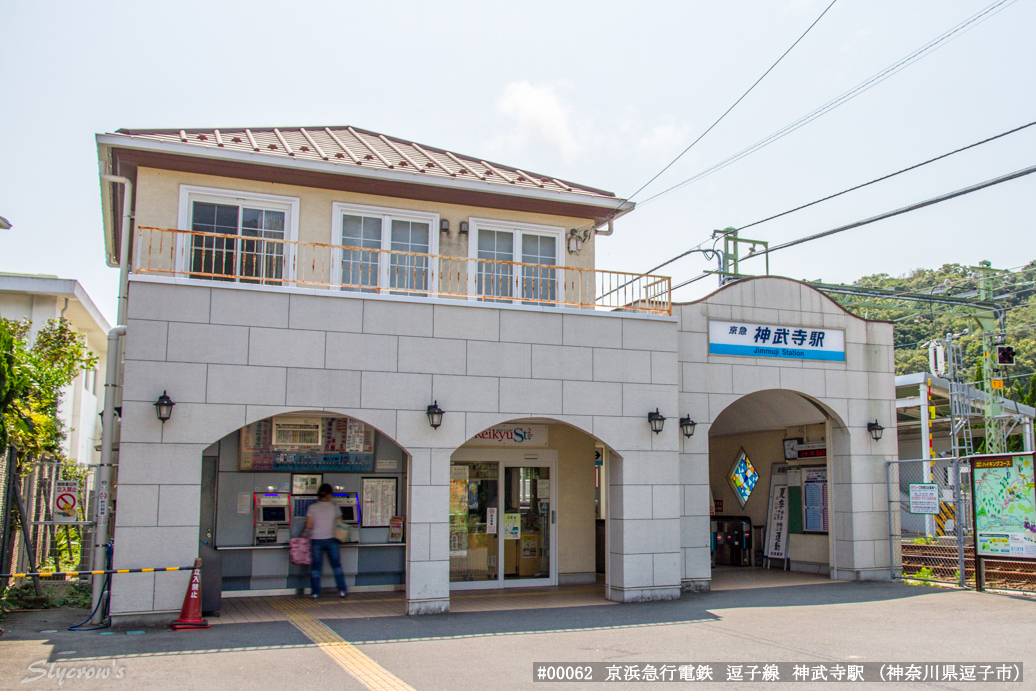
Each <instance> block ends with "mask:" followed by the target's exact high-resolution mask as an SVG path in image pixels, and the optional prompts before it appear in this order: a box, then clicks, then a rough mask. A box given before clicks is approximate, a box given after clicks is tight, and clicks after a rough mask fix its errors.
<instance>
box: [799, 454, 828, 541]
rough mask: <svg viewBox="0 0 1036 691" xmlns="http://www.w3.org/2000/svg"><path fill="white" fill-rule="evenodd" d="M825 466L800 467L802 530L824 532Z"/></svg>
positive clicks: (825, 502)
mask: <svg viewBox="0 0 1036 691" xmlns="http://www.w3.org/2000/svg"><path fill="white" fill-rule="evenodd" d="M827 526H828V519H827V468H826V467H817V468H803V469H802V531H803V532H806V533H826V532H827Z"/></svg>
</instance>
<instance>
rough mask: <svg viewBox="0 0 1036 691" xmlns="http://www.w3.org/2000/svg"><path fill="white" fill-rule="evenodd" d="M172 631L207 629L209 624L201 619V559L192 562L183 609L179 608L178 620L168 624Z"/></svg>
mask: <svg viewBox="0 0 1036 691" xmlns="http://www.w3.org/2000/svg"><path fill="white" fill-rule="evenodd" d="M169 628H171V629H172V630H173V631H185V630H187V629H207V628H209V622H207V621H206V620H205V619H202V617H201V558H200V557H199V558H198V559H195V560H194V570H193V571H191V582H190V584H188V586H187V594H186V595H184V596H183V607H182V608H180V618H179V619H177V620H176V621H174V622H171V623H170V624H169Z"/></svg>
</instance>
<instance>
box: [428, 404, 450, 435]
mask: <svg viewBox="0 0 1036 691" xmlns="http://www.w3.org/2000/svg"><path fill="white" fill-rule="evenodd" d="M445 412H446V411H444V410H443V409H442V408H440V407H439V401H436V402H435V403H433V404H431V405H430V406H428V424H429V425H431V426H432V429H439V425H441V424H442V416H443V413H445Z"/></svg>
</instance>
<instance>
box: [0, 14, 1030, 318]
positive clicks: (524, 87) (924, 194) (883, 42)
mask: <svg viewBox="0 0 1036 691" xmlns="http://www.w3.org/2000/svg"><path fill="white" fill-rule="evenodd" d="M993 2H994V0H977V1H975V0H968V1H965V0H910V1H909V2H903V1H902V0H867V1H863V0H836V2H835V4H834V6H833V7H832V8H831V9H830V10H829V11H828V12H827V14H826V15H825V16H824V17H823V18H822V19H821V20H820V21H819V23H817V25H816V26H815V27H814V28H813V29H812V30H811V31H810V32H809V33H808V34H807V35H806V37H805V38H804V39H803V40H802V41H801V42H800V43H799V44H798V45H797V46H796V47H795V48H794V49H793V50H792V51H791V53H789V54H788V56H787V57H786V58H784V59H783V61H782V62H781V63H780V64H779V65H778V66H777V67H776V68H775V69H774V70H773V71H772V72H770V73H769V75H767V76H766V78H765V79H764V80H763V81H762V82H761V83H760V84H759V85H758V86H757V87H756V88H755V89H754V90H753V91H752V92H751V93H750V94H749V95H748V96H747V97H746V98H745V99H744V100H743V101H741V103H740V104H738V105H737V107H736V108H735V109H734V110H733V111H732V112H731V113H730V114H729V115H728V116H726V117H725V118H724V119H723V120H722V122H720V124H719V125H717V126H716V127H715V128H714V129H713V130H712V131H711V132H709V133H708V134H707V135H706V136H705V137H704V138H702V139H701V141H700V142H699V143H698V144H697V145H695V146H694V147H693V148H691V150H690V151H689V152H688V153H687V154H686V155H684V156H683V157H682V158H681V159H680V160H679V161H678V162H677V163H676V164H675V165H673V166H672V167H671V168H670V169H669V170H668V171H666V173H664V174H663V175H662V176H661V177H659V179H658V180H656V181H655V182H654V183H653V184H652V185H650V186H649V187H648V188H647V189H645V190H644V191H643V192H642V193H640V194H638V195H637V196H636V197H634V201H635V202H636V201H643V200H646V199H648V198H649V197H651V196H652V195H653V194H655V193H657V192H660V191H662V190H664V189H666V188H668V187H670V186H672V185H674V184H676V183H678V182H680V181H682V180H685V179H687V178H689V177H691V176H693V175H695V174H697V173H699V172H701V171H703V170H705V169H707V168H709V167H710V166H712V165H714V164H715V163H717V162H719V161H722V160H724V159H725V158H727V157H728V156H730V155H732V154H735V153H738V152H739V151H741V150H742V149H744V148H746V147H748V146H750V145H752V144H754V143H755V142H757V141H759V140H760V139H762V138H764V137H766V136H768V135H770V134H771V133H773V132H775V131H777V130H779V129H781V128H782V127H784V126H785V125H787V124H789V123H791V122H793V121H795V120H796V119H798V118H799V117H801V116H803V115H805V114H806V113H809V112H810V111H812V110H813V109H815V108H817V107H818V106H821V105H823V104H824V103H826V102H828V101H830V100H831V99H832V98H835V97H837V96H839V95H840V94H842V93H843V92H845V91H847V90H849V89H851V88H852V87H854V86H856V85H857V84H859V83H860V82H862V81H864V80H865V79H867V78H869V77H871V76H872V75H874V74H876V73H878V72H879V71H881V70H883V69H884V68H886V67H888V66H889V65H892V64H893V63H895V62H897V61H898V60H899V59H901V58H903V57H904V56H906V55H908V54H909V53H911V52H912V51H914V50H915V49H917V48H919V47H921V46H922V45H924V44H926V43H927V42H929V41H930V40H932V39H934V38H936V37H937V36H939V35H940V34H942V33H943V32H945V31H947V30H949V29H951V28H952V27H954V26H956V25H957V24H959V23H960V22H962V21H964V20H965V19H967V18H969V17H970V16H972V15H974V14H976V13H977V12H979V11H980V10H982V9H983V8H986V7H988V6H989V5H990V4H992V3H993ZM829 3H830V0H733V1H730V2H722V3H716V2H699V1H697V0H694V1H691V0H683V1H681V2H653V1H646V0H642V1H640V2H625V3H623V2H606V1H604V0H597V1H595V2H575V1H571V2H558V1H556V0H555V1H553V2H535V1H529V2H522V3H476V2H436V3H427V2H377V3H376V2H348V1H338V2H307V1H305V0H298V1H296V2H292V3H274V2H262V1H259V0H256V1H253V2H219V1H218V0H206V2H191V1H182V2H178V3H176V5H175V7H172V6H165V7H162V6H160V5H158V4H148V3H139V2H101V3H72V2H67V3H62V2H50V3H24V2H23V3H18V2H8V3H2V5H0V26H2V27H3V29H4V31H3V33H4V36H5V38H4V43H3V46H2V47H0V87H2V90H3V92H2V93H3V98H2V101H0V102H2V107H0V157H2V158H0V160H2V165H0V216H4V217H5V218H7V219H8V220H9V221H10V222H11V223H12V224H13V227H12V228H11V229H10V230H6V231H3V230H0V271H6V272H20V273H46V274H56V275H59V276H61V277H64V278H75V279H78V280H79V281H80V282H81V283H82V284H83V286H84V287H85V288H86V290H87V292H88V293H89V294H90V295H91V296H92V298H93V299H94V301H95V302H96V303H97V305H98V307H99V308H100V309H101V310H102V312H104V314H105V315H106V317H107V318H108V319H109V321H113V320H114V315H115V296H116V290H117V278H118V276H117V273H118V272H117V269H112V268H109V267H107V266H106V264H105V262H104V249H103V248H104V245H103V238H102V228H101V204H100V187H99V182H98V175H97V151H96V145H95V142H94V135H95V134H96V133H99V132H111V131H114V130H116V129H118V128H120V127H126V128H181V127H212V128H216V127H224V128H226V127H233V126H243V127H260V126H285V127H288V126H299V125H353V126H359V127H364V128H367V129H371V130H375V131H378V132H384V133H387V134H391V135H395V136H399V137H402V138H407V139H411V140H414V141H418V142H422V143H426V144H430V145H434V146H440V147H443V148H446V149H449V150H452V151H458V152H462V153H465V154H471V155H477V156H480V157H485V158H487V159H490V160H496V161H498V162H501V163H506V164H509V165H513V166H516V167H519V168H522V169H525V170H530V171H534V172H538V173H544V174H549V175H551V176H553V177H558V178H562V179H567V180H572V181H576V182H579V183H583V184H587V185H592V186H595V187H599V188H603V189H607V190H610V191H613V192H615V193H616V194H617V195H619V196H622V197H626V196H629V195H631V194H633V192H634V191H636V190H637V189H638V188H640V187H641V186H642V185H643V184H644V183H645V182H647V181H648V180H649V179H650V178H651V177H652V176H653V175H655V174H656V173H657V172H658V171H660V170H661V169H662V168H663V167H664V166H666V165H667V164H668V163H669V162H670V161H672V160H673V159H674V158H675V157H676V156H677V155H678V154H679V153H680V152H681V151H682V150H684V149H685V148H686V147H687V146H688V145H689V144H690V143H691V142H692V141H694V140H695V139H696V138H697V137H698V136H699V135H701V134H702V132H704V131H705V130H706V129H707V128H708V127H709V126H710V125H711V124H712V123H713V122H714V121H715V120H716V119H717V118H719V117H720V115H721V114H722V113H723V112H724V111H725V110H727V108H729V107H730V106H731V104H733V103H734V102H735V101H736V100H737V99H738V98H739V97H740V96H741V95H742V94H743V93H744V92H745V91H746V90H747V89H748V88H749V87H750V86H751V85H752V83H753V82H755V80H756V79H758V78H759V76H760V75H762V74H763V73H764V72H765V71H766V69H767V68H769V67H770V66H771V65H772V64H773V63H774V61H775V60H777V58H778V57H780V55H781V54H782V53H783V52H784V51H785V50H787V49H788V47H789V46H791V45H792V43H793V42H794V41H795V40H796V39H797V38H798V37H799V36H800V35H801V34H802V33H803V32H804V31H805V30H806V28H807V27H808V26H809V25H810V24H811V23H812V22H813V21H814V20H815V19H816V18H817V16H819V15H820V13H821V12H822V11H823V10H824V8H825V7H827V6H828V4H829ZM1033 26H1036V2H1031V1H1030V0H1020V1H1018V0H1007V1H1006V2H1005V3H1004V5H1003V6H1002V7H1001V8H1000V9H999V11H998V12H997V13H995V14H993V15H992V16H990V17H989V18H988V19H986V20H985V21H983V22H981V23H979V24H978V25H977V26H975V27H974V28H972V29H971V30H969V31H966V32H964V33H962V34H960V35H958V36H957V37H956V38H955V39H954V40H952V41H949V42H947V43H945V44H943V45H942V46H941V47H940V48H939V49H938V50H935V51H933V52H931V53H930V54H929V55H927V56H926V57H925V58H923V59H922V60H920V61H918V62H916V63H915V64H913V65H911V66H909V67H907V68H906V69H904V70H902V71H901V72H899V73H897V74H895V75H894V76H892V77H890V78H888V79H887V80H885V81H883V82H881V83H880V84H878V85H877V86H875V87H874V88H871V89H870V90H868V91H866V92H864V93H862V94H861V95H859V96H857V97H856V98H854V99H853V100H851V101H849V102H847V103H846V104H844V105H842V106H841V107H839V108H837V109H835V110H833V111H831V112H830V113H829V114H827V115H825V116H824V117H822V118H820V119H818V120H816V121H815V122H813V123H810V124H808V125H806V126H805V127H802V128H801V129H799V130H797V131H795V132H793V133H792V134H790V135H788V136H786V137H784V138H783V139H780V140H779V141H777V142H775V143H773V144H771V145H770V146H767V147H766V148H764V149H762V150H760V151H759V152H757V153H755V154H753V155H751V156H748V157H746V158H744V159H742V160H740V161H737V162H736V163H734V164H732V165H730V166H728V167H726V168H724V169H723V170H721V171H719V172H717V173H715V174H713V175H710V176H708V177H705V178H703V179H701V180H699V181H697V182H695V183H693V184H690V185H687V186H686V187H683V188H681V189H680V190H678V191H675V192H672V193H670V194H667V195H665V196H662V197H660V198H658V199H656V200H653V201H651V202H648V203H644V204H641V205H640V206H639V207H638V208H637V210H635V211H634V212H633V213H631V214H629V215H627V216H625V217H623V218H621V219H619V220H618V221H617V222H616V223H615V233H614V235H612V236H611V237H599V238H598V250H597V266H598V267H599V268H606V269H616V270H623V271H646V270H648V269H650V268H652V267H654V266H656V265H657V264H659V263H661V262H662V261H664V260H666V259H668V258H670V257H672V256H674V255H676V254H678V253H680V252H682V251H684V250H686V249H689V248H691V247H694V246H696V245H698V244H699V243H701V242H702V241H705V240H708V239H709V238H710V236H711V233H712V231H713V230H714V229H717V228H725V227H728V226H741V225H746V224H748V223H752V222H754V221H757V220H760V219H762V218H765V217H768V216H770V215H773V214H775V213H779V212H781V211H785V210H787V209H790V208H793V207H795V206H798V205H800V204H803V203H806V202H809V201H813V200H814V199H818V198H821V197H823V196H826V195H828V194H832V193H835V192H838V191H841V190H843V189H846V188H848V187H851V186H853V185H856V184H859V183H861V182H866V181H868V180H871V179H873V178H876V177H879V176H881V175H885V174H887V173H890V172H894V171H896V170H899V169H900V168H904V167H906V166H909V165H912V164H914V163H918V162H920V161H923V160H926V159H928V158H931V157H933V156H937V155H940V154H943V153H946V152H948V151H951V150H953V149H956V148H959V147H961V146H965V145H967V144H971V143H973V142H976V141H979V140H981V139H984V138H987V137H990V136H993V135H996V134H999V133H1001V132H1004V131H1006V130H1009V129H1012V128H1014V127H1018V126H1020V125H1023V124H1026V123H1028V122H1031V121H1033V120H1036V89H1033V74H1036V50H1033V47H1032V40H1031V29H1032V27H1033ZM1034 159H1036V127H1032V128H1029V129H1027V130H1024V131H1022V132H1020V133H1017V134H1013V135H1011V136H1009V137H1005V138H1004V139H1001V140H998V141H996V142H993V143H990V144H986V145H984V146H981V147H979V148H977V149H975V150H972V151H968V152H965V153H962V154H957V155H955V156H953V157H951V158H949V159H947V160H944V161H940V162H938V163H935V164H932V165H929V166H925V167H924V168H922V169H920V170H917V171H913V172H911V173H907V174H904V175H901V176H898V177H896V178H894V179H892V180H889V181H886V182H882V183H879V184H877V185H873V186H871V187H869V188H867V189H866V190H861V191H859V192H854V193H851V194H848V195H845V196H843V197H840V198H839V199H837V200H833V201H830V202H825V203H824V204H820V205H817V206H816V207H812V208H810V209H808V210H806V211H802V212H798V213H795V214H791V215H789V216H787V217H784V218H781V219H778V220H775V221H771V222H768V223H764V224H762V225H758V226H755V227H753V228H752V229H751V230H750V231H745V233H744V234H745V235H747V236H749V237H752V238H755V239H760V240H766V241H769V242H771V243H779V242H783V241H787V240H791V239H794V238H798V237H801V236H805V235H809V234H812V233H815V232H820V231H823V230H827V229H829V228H833V227H836V226H840V225H843V224H846V223H850V222H853V221H856V220H859V219H862V218H866V217H869V216H872V215H875V214H878V213H881V212H884V211H888V210H891V209H895V208H898V207H901V206H905V205H907V204H910V203H913V202H916V201H921V200H924V199H927V198H930V197H934V196H936V195H939V194H942V193H945V192H949V191H952V190H956V189H958V188H961V187H965V186H968V185H971V184H973V183H976V182H980V181H983V180H987V179H990V178H993V177H996V176H998V175H1002V174H1005V173H1009V172H1013V171H1015V170H1019V169H1021V168H1025V167H1027V166H1030V165H1033V164H1034V163H1036V160H1034ZM1034 216H1036V175H1032V176H1029V177H1025V178H1021V179H1018V180H1014V181H1011V182H1008V183H1005V184H1002V185H998V186H996V187H993V188H990V189H987V190H983V191H980V192H976V193H974V194H971V195H968V196H966V197H963V198H959V199H956V200H953V201H949V202H946V203H943V204H939V205H937V206H933V207H930V208H927V209H924V210H921V211H917V212H914V213H910V214H906V215H903V216H900V217H897V218H895V219H891V220H886V221H881V222H879V223H875V224H872V225H869V226H865V227H863V228H859V229H856V230H851V231H848V232H845V233H842V234H840V235H837V236H833V237H830V238H826V239H823V240H819V241H816V242H811V243H808V244H805V245H801V246H798V247H795V248H791V249H788V250H784V251H782V252H778V253H774V254H773V255H772V256H771V267H770V268H771V272H772V273H775V274H779V275H784V276H789V277H792V278H804V279H810V280H817V279H821V280H823V281H825V282H851V281H853V280H855V279H856V278H859V277H860V276H865V275H870V274H875V273H886V274H890V275H903V274H905V273H907V272H909V271H911V270H913V269H916V268H919V267H928V268H934V267H938V266H941V265H942V264H944V263H949V262H958V263H963V264H974V263H977V262H978V261H980V260H983V259H988V260H990V261H991V262H992V263H993V265H994V266H995V267H1000V268H1012V267H1018V266H1021V265H1023V264H1025V263H1026V262H1028V261H1029V260H1030V259H1033V258H1036V233H1034V232H1033V227H1032V226H1033V222H1032V219H1033V217H1034ZM713 266H714V263H713V262H712V261H707V260H706V259H705V258H703V257H702V256H701V255H694V256H691V257H688V258H685V259H681V260H680V261H679V262H676V263H674V264H671V265H669V266H668V267H666V268H665V269H664V270H660V271H659V272H658V273H660V274H663V275H670V276H673V278H674V282H679V281H681V280H686V279H689V278H692V277H694V276H697V275H699V274H700V273H701V271H702V270H703V269H706V268H709V269H711V268H712V267H713ZM742 270H743V271H744V272H752V273H761V272H763V271H764V270H765V267H764V265H763V264H762V262H760V261H758V260H755V261H754V262H748V263H746V264H744V265H743V267H742ZM715 288H716V279H715V278H714V277H709V278H706V279H705V280H701V281H698V282H697V283H694V284H692V285H690V286H687V287H686V288H683V289H681V290H679V291H677V292H676V294H675V298H676V299H677V300H691V299H695V298H697V297H700V296H702V295H704V294H707V293H708V292H711V291H712V290H714V289H715Z"/></svg>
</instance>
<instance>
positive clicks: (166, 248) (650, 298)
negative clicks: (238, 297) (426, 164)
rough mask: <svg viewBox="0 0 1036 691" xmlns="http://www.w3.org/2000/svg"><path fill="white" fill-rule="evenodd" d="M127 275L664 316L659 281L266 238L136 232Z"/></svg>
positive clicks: (668, 308)
mask: <svg viewBox="0 0 1036 691" xmlns="http://www.w3.org/2000/svg"><path fill="white" fill-rule="evenodd" d="M135 235H136V236H135V246H134V250H133V256H134V259H133V267H132V268H133V272H134V273H136V274H142V275H156V276H169V277H177V278H192V279H200V280H208V281H226V282H237V283H245V284H257V285H266V286H281V287H285V288H290V287H296V286H297V287H304V288H316V289H326V290H338V291H349V292H356V293H361V294H363V293H368V294H380V295H397V296H408V297H413V298H415V299H422V298H443V299H455V300H472V301H481V302H487V303H495V304H501V305H512V304H518V305H523V304H524V305H536V306H541V307H563V308H569V309H585V310H597V311H623V312H639V313H644V314H655V315H670V314H671V313H672V296H671V280H670V278H669V277H668V276H654V275H649V274H638V273H629V272H622V271H607V270H601V269H589V268H578V267H571V266H560V265H556V264H547V263H535V262H520V261H506V260H502V259H499V258H487V257H481V256H478V255H477V254H476V256H469V257H459V256H448V255H434V254H424V253H420V252H406V251H397V250H388V249H381V248H378V247H364V246H362V241H359V240H358V241H357V246H353V245H348V244H342V245H334V244H323V243H312V242H297V241H291V240H284V239H281V238H280V237H265V236H264V235H265V233H264V231H263V230H261V229H250V230H248V231H247V233H243V234H241V235H231V234H223V233H210V232H201V231H194V230H175V229H169V228H154V227H140V228H138V229H137V231H136V234H135Z"/></svg>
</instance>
